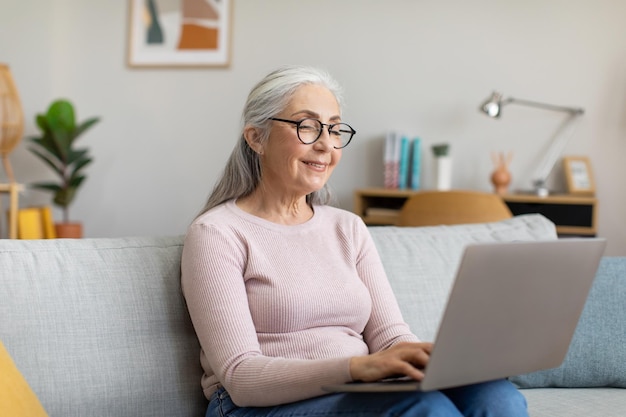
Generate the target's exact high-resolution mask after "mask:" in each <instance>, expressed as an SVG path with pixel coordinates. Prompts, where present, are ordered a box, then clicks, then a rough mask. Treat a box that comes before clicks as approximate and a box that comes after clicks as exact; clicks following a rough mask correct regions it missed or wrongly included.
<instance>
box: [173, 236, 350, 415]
mask: <svg viewBox="0 0 626 417" xmlns="http://www.w3.org/2000/svg"><path fill="white" fill-rule="evenodd" d="M228 233H229V232H228V230H222V229H220V228H218V227H215V226H214V225H210V224H194V225H192V226H191V227H190V228H189V230H188V233H187V236H186V238H185V243H184V248H183V255H182V264H181V269H182V271H181V272H182V278H181V284H182V288H183V294H184V296H185V300H186V302H187V307H188V309H189V313H190V316H191V320H192V322H193V325H194V328H195V331H196V334H197V335H198V339H199V341H200V345H201V348H202V350H203V354H204V355H205V356H206V361H207V362H208V366H209V367H210V371H212V372H213V373H214V374H215V377H216V378H217V379H218V380H219V381H220V383H221V384H222V385H223V386H224V387H225V388H226V390H227V391H228V393H229V394H230V396H231V398H232V399H233V401H234V402H235V404H237V405H239V406H271V405H277V404H283V403H287V402H292V401H297V400H302V399H306V398H311V397H315V396H318V395H322V394H324V392H323V391H322V390H321V388H320V387H321V386H322V385H326V384H334V383H342V382H346V381H349V380H350V371H349V361H350V358H349V357H338V358H328V359H315V360H313V359H310V360H309V359H290V358H282V357H269V356H265V355H263V353H262V352H261V349H260V345H259V340H258V337H257V334H256V330H255V326H254V323H253V320H252V316H251V314H250V309H249V306H248V298H247V294H246V287H245V283H244V279H243V271H244V268H245V265H246V247H245V244H244V243H243V241H242V240H240V239H237V238H236V236H235V235H234V234H233V235H228ZM205 372H206V368H205Z"/></svg>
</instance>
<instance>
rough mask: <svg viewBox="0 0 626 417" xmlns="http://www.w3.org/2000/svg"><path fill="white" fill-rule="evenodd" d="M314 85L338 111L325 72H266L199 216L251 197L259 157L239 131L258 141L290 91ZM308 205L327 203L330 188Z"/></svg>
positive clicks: (295, 68) (292, 68)
mask: <svg viewBox="0 0 626 417" xmlns="http://www.w3.org/2000/svg"><path fill="white" fill-rule="evenodd" d="M307 84H317V85H322V86H324V87H326V88H327V89H328V90H329V91H330V92H331V93H332V94H333V95H334V96H335V98H336V99H337V102H338V103H339V107H340V108H341V103H342V97H341V89H340V87H339V84H338V83H337V82H336V81H335V80H334V79H333V78H332V77H331V76H330V74H328V73H327V72H325V71H323V70H320V69H317V68H311V67H303V66H285V67H282V68H279V69H277V70H275V71H273V72H271V73H269V74H268V75H267V76H265V78H263V79H262V80H261V81H260V82H259V83H258V84H257V85H255V86H254V88H253V89H252V90H251V91H250V94H249V95H248V99H247V101H246V104H245V106H244V109H243V125H242V128H241V134H240V135H239V141H238V142H237V144H236V145H235V148H234V149H233V151H232V153H231V154H230V157H229V158H228V161H227V162H226V166H225V168H224V171H223V172H222V175H221V177H220V179H219V180H218V182H217V183H216V185H215V187H214V188H213V191H212V192H211V194H210V196H209V198H208V200H207V202H206V204H205V205H204V208H203V209H202V210H201V212H200V214H202V213H205V212H206V211H208V210H210V209H211V208H213V207H215V206H217V205H219V204H222V203H224V202H226V201H228V200H230V199H233V198H241V197H245V196H247V195H249V194H251V193H252V192H253V191H254V190H255V189H256V187H257V186H258V185H259V182H260V180H261V163H260V159H259V155H258V154H257V153H256V152H254V150H252V149H251V148H250V146H249V145H248V142H246V139H245V138H244V136H243V131H244V129H245V128H246V127H247V126H252V127H255V128H258V129H259V130H260V131H261V140H262V141H266V140H267V139H268V138H269V134H270V120H269V119H270V118H271V117H275V116H276V115H278V114H279V113H280V112H281V111H283V110H284V109H285V108H286V107H287V105H288V104H289V101H290V100H291V98H292V96H293V94H294V92H295V91H296V90H297V89H298V88H299V87H300V86H302V85H307ZM306 199H307V203H308V204H309V205H313V204H328V203H329V202H330V199H331V194H330V189H329V188H328V185H327V184H325V185H324V187H323V188H322V189H320V190H318V191H315V192H313V193H311V194H309V195H307V197H306Z"/></svg>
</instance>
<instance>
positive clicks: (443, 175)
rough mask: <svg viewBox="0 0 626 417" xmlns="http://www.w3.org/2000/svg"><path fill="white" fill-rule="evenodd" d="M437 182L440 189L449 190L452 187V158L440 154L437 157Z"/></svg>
mask: <svg viewBox="0 0 626 417" xmlns="http://www.w3.org/2000/svg"><path fill="white" fill-rule="evenodd" d="M435 183H436V187H435V188H436V189H437V190H439V191H448V190H450V188H452V158H451V157H450V156H438V157H437V158H435Z"/></svg>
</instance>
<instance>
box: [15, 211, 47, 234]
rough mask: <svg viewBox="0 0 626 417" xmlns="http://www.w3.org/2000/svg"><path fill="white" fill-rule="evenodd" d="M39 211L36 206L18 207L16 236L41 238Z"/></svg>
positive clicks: (41, 226)
mask: <svg viewBox="0 0 626 417" xmlns="http://www.w3.org/2000/svg"><path fill="white" fill-rule="evenodd" d="M43 233H44V232H43V224H42V221H41V212H40V211H39V209H38V208H37V207H30V208H24V209H19V210H18V211H17V238H18V239H43V236H44V234H43Z"/></svg>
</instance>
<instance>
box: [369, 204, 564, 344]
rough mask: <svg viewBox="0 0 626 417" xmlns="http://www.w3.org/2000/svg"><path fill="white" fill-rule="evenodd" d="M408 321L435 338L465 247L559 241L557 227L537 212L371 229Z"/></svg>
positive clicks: (416, 330) (425, 335) (418, 331)
mask: <svg viewBox="0 0 626 417" xmlns="http://www.w3.org/2000/svg"><path fill="white" fill-rule="evenodd" d="M370 233H371V235H372V237H373V239H374V243H375V244H376V247H377V249H378V252H379V253H380V256H381V258H382V261H383V264H384V266H385V271H386V272H387V276H388V277H389V281H390V283H391V286H392V287H393V290H394V293H395V294H396V298H397V299H398V303H399V304H400V308H401V310H402V313H403V316H404V319H405V321H406V322H407V323H408V324H409V326H410V327H411V330H412V331H413V333H415V334H416V335H417V336H418V337H419V338H420V339H422V340H425V341H432V340H433V338H434V337H435V334H436V332H437V328H438V326H439V321H440V319H441V316H442V314H443V310H444V308H445V304H446V302H447V299H448V292H449V291H450V288H451V286H452V281H453V279H454V276H455V273H456V269H457V267H458V264H459V262H460V260H461V255H462V254H463V249H464V248H465V246H466V245H467V244H469V243H476V242H496V241H513V240H546V239H556V238H557V234H556V228H555V225H554V224H553V223H552V222H551V221H549V220H548V219H546V218H545V217H543V216H541V215H539V214H527V215H522V216H516V217H513V218H511V219H507V220H502V221H499V222H494V223H478V224H463V225H453V226H429V227H370Z"/></svg>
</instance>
